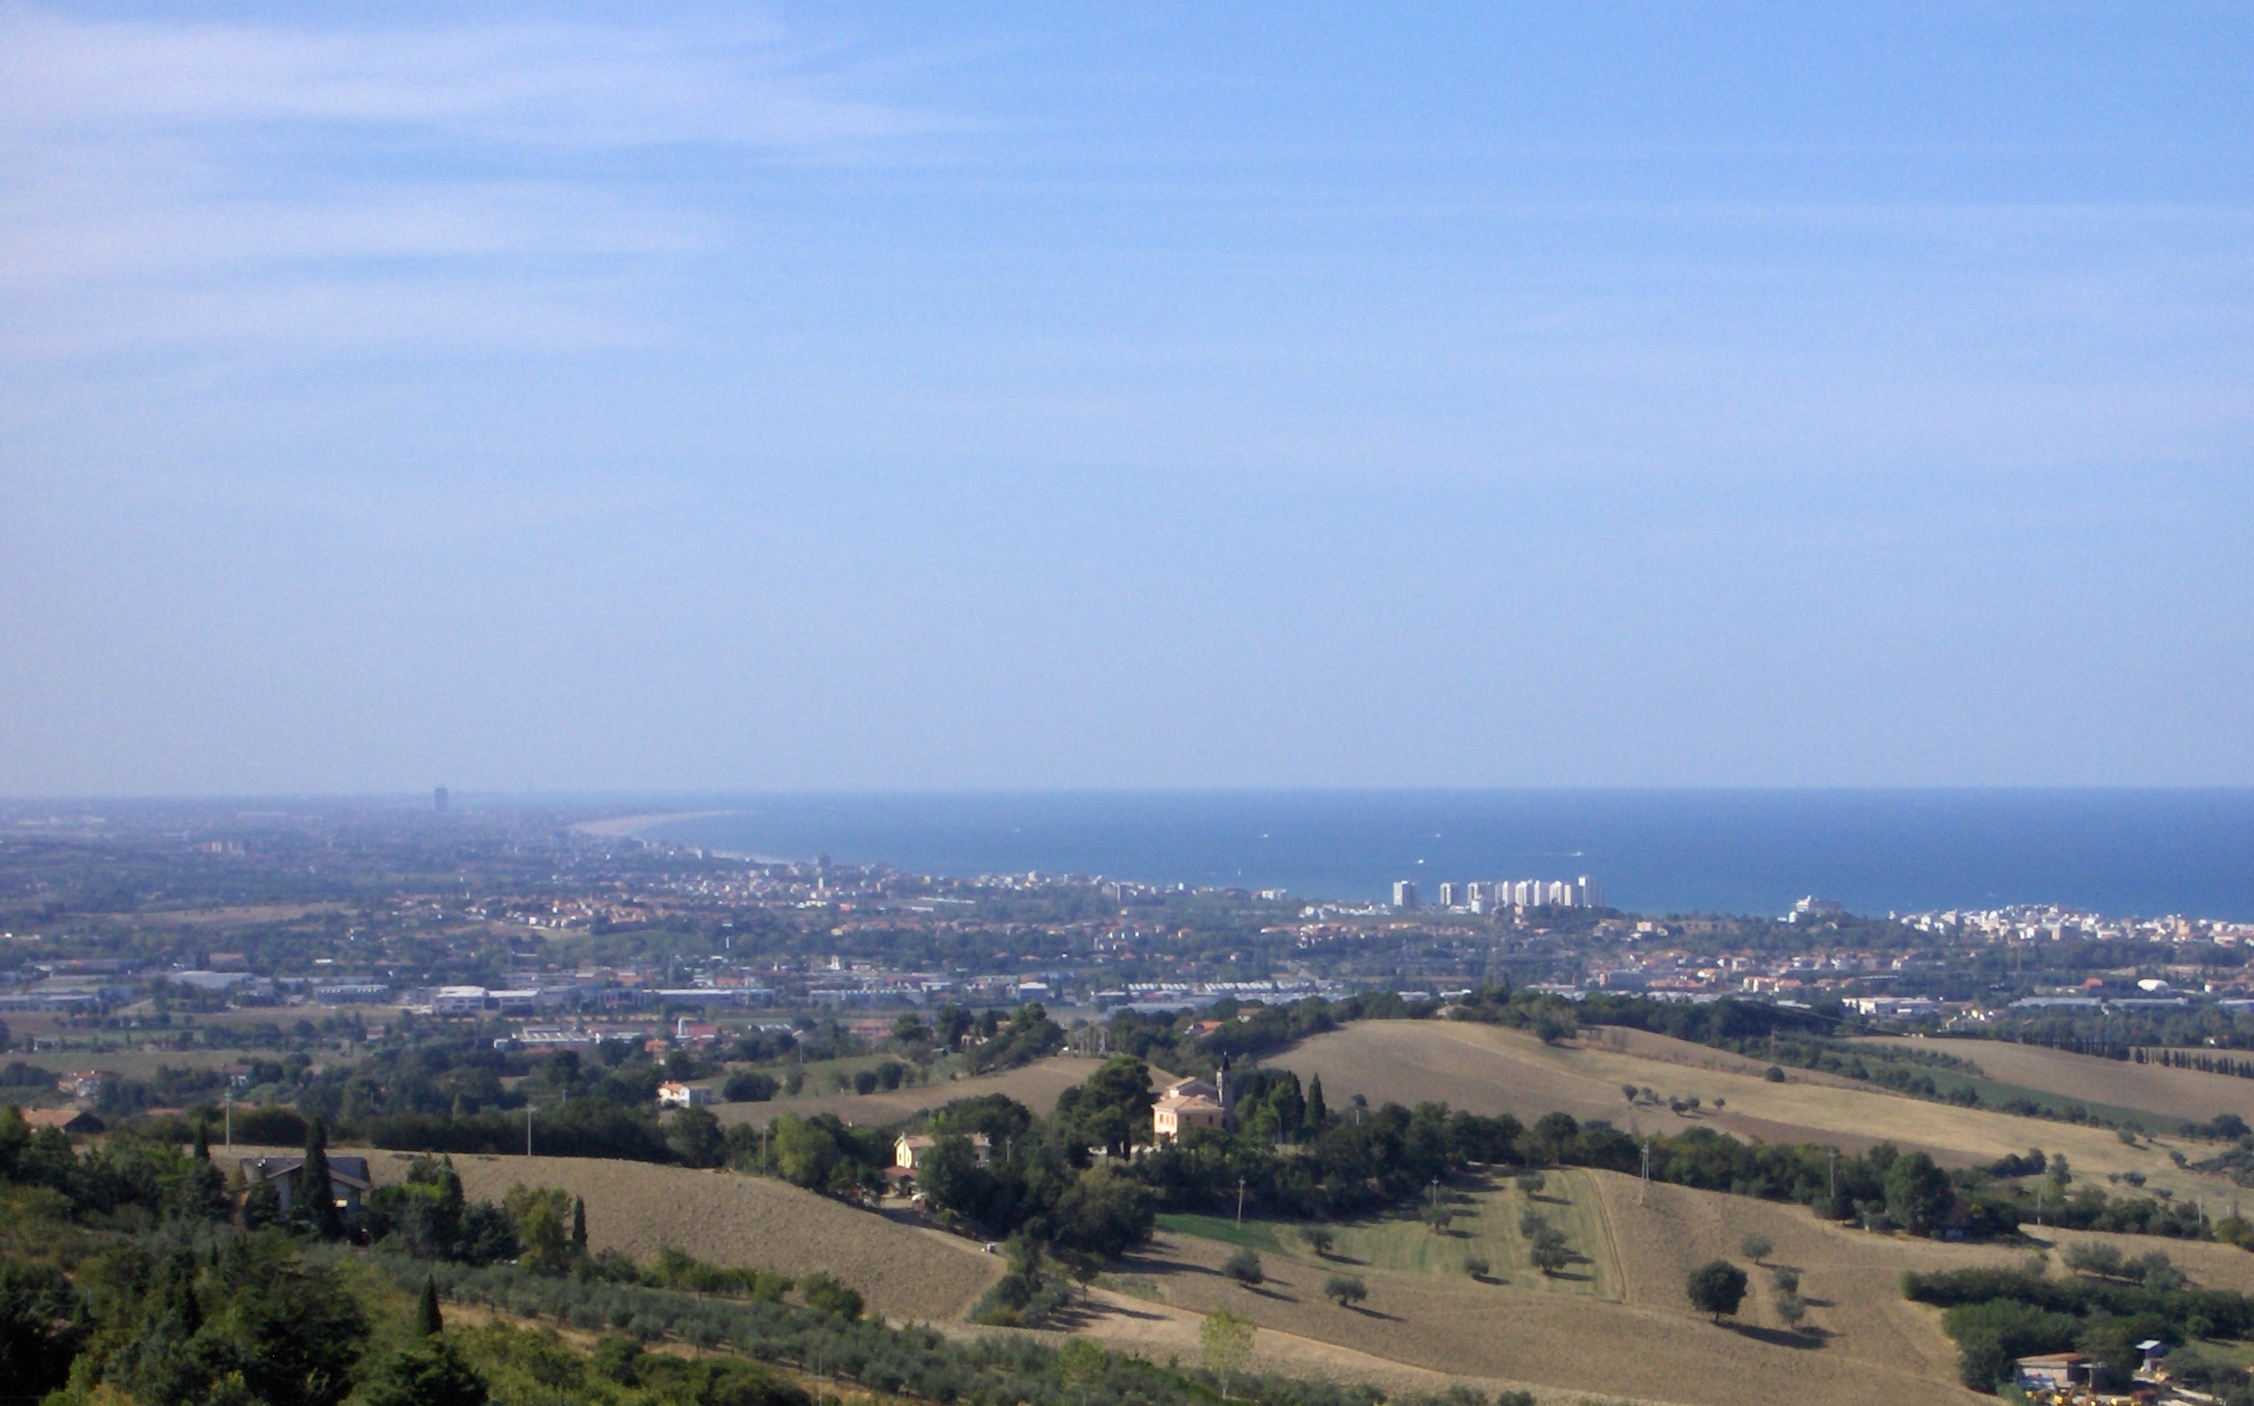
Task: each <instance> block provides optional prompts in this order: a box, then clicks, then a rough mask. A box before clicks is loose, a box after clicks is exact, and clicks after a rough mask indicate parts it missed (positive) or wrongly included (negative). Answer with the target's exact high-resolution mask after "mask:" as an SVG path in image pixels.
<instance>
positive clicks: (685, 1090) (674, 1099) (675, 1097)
mask: <svg viewBox="0 0 2254 1406" xmlns="http://www.w3.org/2000/svg"><path fill="white" fill-rule="evenodd" d="M657 1101H658V1104H659V1106H661V1107H664V1108H702V1107H704V1106H705V1105H706V1104H708V1103H710V1102H712V1090H711V1089H709V1088H707V1087H705V1086H704V1085H702V1084H679V1083H670V1082H669V1083H664V1084H660V1085H658V1086H657Z"/></svg>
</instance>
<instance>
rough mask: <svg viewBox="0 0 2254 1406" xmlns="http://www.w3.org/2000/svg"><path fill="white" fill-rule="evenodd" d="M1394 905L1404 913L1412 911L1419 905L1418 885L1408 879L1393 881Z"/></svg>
mask: <svg viewBox="0 0 2254 1406" xmlns="http://www.w3.org/2000/svg"><path fill="white" fill-rule="evenodd" d="M1393 906H1394V907H1395V908H1398V909H1400V910H1401V911H1402V912H1404V913H1406V912H1410V911H1412V910H1414V909H1415V908H1416V907H1417V906H1418V905H1417V886H1416V884H1415V883H1414V882H1413V881H1411V880H1408V879H1396V880H1394V881H1393Z"/></svg>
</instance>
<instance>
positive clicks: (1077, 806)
mask: <svg viewBox="0 0 2254 1406" xmlns="http://www.w3.org/2000/svg"><path fill="white" fill-rule="evenodd" d="M659 803H661V804H663V805H665V806H666V807H668V808H670V809H674V810H677V811H681V812H693V813H687V814H682V815H680V816H678V817H677V818H673V819H669V820H662V821H656V822H653V823H651V824H649V825H647V826H645V827H643V828H642V829H641V830H640V831H639V833H641V834H643V835H645V836H648V837H651V838H657V839H664V840H668V841H672V842H674V843H679V844H684V845H694V846H701V847H705V848H709V849H713V850H719V851H724V852H728V853H734V854H742V855H748V856H756V857H759V858H768V859H798V860H807V859H813V858H815V857H816V856H819V855H828V856H829V857H831V858H832V859H836V860H839V861H843V862H847V863H853V864H868V863H884V864H890V865H893V866H894V867H896V868H900V869H904V870H909V871H912V872H917V873H929V874H947V875H957V876H966V877H967V876H974V875H981V874H1012V873H1016V874H1023V873H1035V872H1038V873H1044V874H1085V875H1091V876H1102V877H1105V878H1111V879H1128V880H1133V881H1136V882H1140V883H1149V884H1160V885H1172V884H1187V885H1191V886H1193V887H1194V886H1199V885H1218V886H1226V887H1241V888H1249V889H1283V890H1286V891H1288V892H1289V893H1291V894H1292V895H1293V896H1295V897H1304V898H1307V899H1310V900H1316V899H1332V900H1340V901H1355V900H1372V899H1382V898H1385V897H1387V896H1388V895H1389V894H1390V892H1391V889H1392V885H1393V883H1394V882H1395V881H1396V880H1400V879H1408V880H1411V881H1413V882H1415V883H1416V884H1417V885H1418V886H1419V888H1420V889H1421V891H1422V893H1423V895H1424V897H1425V899H1426V901H1428V902H1429V901H1431V900H1432V899H1433V897H1434V896H1435V894H1436V892H1437V889H1438V886H1439V885H1440V884H1441V883H1443V882H1447V881H1459V882H1460V881H1468V880H1490V881H1492V880H1516V879H1545V880H1546V879H1571V878H1576V877H1578V876H1580V875H1584V874H1585V875H1588V876H1590V877H1591V878H1593V879H1595V880H1596V881H1597V882H1598V883H1599V884H1600V885H1601V886H1602V888H1603V891H1604V895H1605V900H1606V902H1607V903H1608V904H1610V905H1611V906H1613V907H1616V908H1622V909H1626V910H1629V911H1632V912H1640V913H1654V914H1659V913H1730V914H1743V913H1768V914H1776V913H1782V912H1784V911H1785V910H1786V909H1788V908H1789V907H1790V906H1791V905H1792V903H1793V902H1794V900H1796V899H1798V898H1801V897H1803V896H1808V895H1814V896H1819V897H1824V898H1831V899H1836V900H1838V901H1839V902H1841V903H1843V904H1845V905H1847V907H1848V908H1849V909H1850V910H1851V911H1854V912H1858V913H1870V914H1879V913H1888V912H1919V911H1932V910H1938V909H1948V908H1995V907H2002V906H2005V905H2009V904H2023V903H2024V904H2059V905H2062V906H2065V907H2070V908H2076V909H2081V910H2083V911H2087V912H2094V913H2100V914H2104V915H2107V916H2112V917H2159V916H2164V915H2169V914H2183V915H2186V916H2191V917H2202V918H2222V919H2231V920H2236V921H2254V789H2248V788H2230V789H2221V788H2217V789H2181V790H2156V789H2113V790H1907V789H1890V790H1366V791H1319V790H1304V791H1281V790H1279V791H1104V792H978V793H965V792H939V793H874V794H864V793H857V794H791V795H757V796H714V795H700V796H674V797H666V798H662V800H661V801H660V802H659Z"/></svg>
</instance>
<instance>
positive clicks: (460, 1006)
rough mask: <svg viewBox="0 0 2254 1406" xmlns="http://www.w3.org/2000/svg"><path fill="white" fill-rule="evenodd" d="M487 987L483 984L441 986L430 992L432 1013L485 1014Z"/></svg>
mask: <svg viewBox="0 0 2254 1406" xmlns="http://www.w3.org/2000/svg"><path fill="white" fill-rule="evenodd" d="M485 995H486V992H485V988H484V987H482V986H441V987H439V988H438V989H437V990H436V991H433V992H431V993H430V1013H431V1014H432V1015H483V1014H485Z"/></svg>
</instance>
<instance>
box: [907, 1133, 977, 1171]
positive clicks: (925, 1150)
mask: <svg viewBox="0 0 2254 1406" xmlns="http://www.w3.org/2000/svg"><path fill="white" fill-rule="evenodd" d="M937 1146H939V1139H938V1138H935V1137H932V1136H930V1135H928V1134H925V1133H915V1134H912V1135H911V1134H908V1133H902V1134H901V1135H900V1138H899V1140H898V1141H896V1142H894V1143H893V1144H892V1165H893V1169H894V1170H895V1171H903V1172H910V1173H913V1172H915V1171H917V1170H918V1169H919V1168H921V1167H922V1166H923V1162H924V1157H925V1156H926V1155H927V1154H929V1153H930V1151H931V1150H932V1149H933V1148H935V1147H937ZM970 1150H971V1155H972V1156H974V1157H976V1158H977V1159H978V1165H980V1166H981V1167H983V1166H985V1165H986V1164H987V1163H988V1162H990V1161H992V1160H993V1157H994V1140H993V1139H992V1138H990V1137H988V1136H987V1135H986V1134H984V1133H972V1134H971V1136H970Z"/></svg>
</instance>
